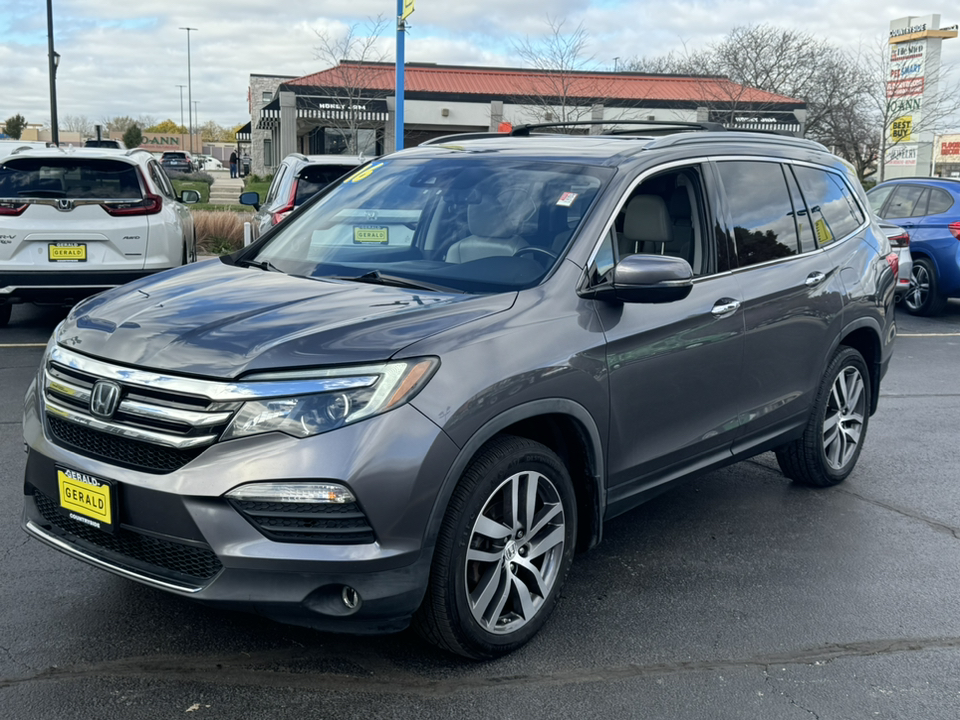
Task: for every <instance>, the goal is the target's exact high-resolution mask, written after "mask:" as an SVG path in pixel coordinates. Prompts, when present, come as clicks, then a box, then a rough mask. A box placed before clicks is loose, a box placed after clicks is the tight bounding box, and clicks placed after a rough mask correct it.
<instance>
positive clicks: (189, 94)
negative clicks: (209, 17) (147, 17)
mask: <svg viewBox="0 0 960 720" xmlns="http://www.w3.org/2000/svg"><path fill="white" fill-rule="evenodd" d="M47 1H48V2H49V0H47ZM180 29H181V30H186V31H187V114H188V115H189V116H190V152H191V153H192V152H193V113H192V112H191V110H193V105H192V103H193V79H192V77H191V75H190V31H191V30H196V29H197V28H193V27H182V28H180Z"/></svg>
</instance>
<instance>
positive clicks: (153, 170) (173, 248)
mask: <svg viewBox="0 0 960 720" xmlns="http://www.w3.org/2000/svg"><path fill="white" fill-rule="evenodd" d="M199 200H200V194H199V193H197V192H196V191H194V190H184V191H183V194H182V196H181V195H177V192H176V190H174V188H173V185H172V183H171V182H170V179H169V178H168V177H167V174H166V173H165V172H164V170H163V168H162V167H161V166H160V163H158V162H157V161H156V159H155V158H154V157H153V155H151V154H150V153H149V152H147V151H146V150H140V149H135V150H110V149H104V148H80V149H74V148H67V149H63V148H43V149H34V148H22V149H19V150H17V151H14V152H13V153H12V154H10V155H8V156H7V157H5V158H3V159H2V160H0V327H2V326H3V325H6V324H7V322H8V321H9V319H10V309H11V306H12V305H13V304H15V303H19V302H35V303H43V304H48V303H50V304H54V303H64V304H71V303H74V302H76V301H78V300H80V299H82V298H84V297H87V296H88V295H92V294H94V293H97V292H100V291H101V290H104V289H106V288H110V287H115V286H117V285H122V284H123V283H126V282H130V281H131V280H136V279H137V278H141V277H143V276H145V275H150V274H152V273H155V272H158V271H160V270H166V269H169V268H173V267H178V266H180V265H184V264H186V263H188V262H192V261H193V260H195V259H196V252H197V244H196V233H195V231H194V227H193V218H192V216H191V214H190V211H189V209H188V208H187V207H186V205H185V204H184V203H196V202H199Z"/></svg>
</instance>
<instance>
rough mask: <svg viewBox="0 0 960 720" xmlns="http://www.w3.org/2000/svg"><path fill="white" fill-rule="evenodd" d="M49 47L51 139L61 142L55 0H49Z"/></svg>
mask: <svg viewBox="0 0 960 720" xmlns="http://www.w3.org/2000/svg"><path fill="white" fill-rule="evenodd" d="M47 48H48V56H49V71H50V139H51V140H52V141H53V144H54V145H59V144H60V123H59V121H58V120H57V67H58V66H59V65H60V53H58V52H57V51H56V50H54V49H53V0H47Z"/></svg>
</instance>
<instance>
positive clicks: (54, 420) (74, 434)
mask: <svg viewBox="0 0 960 720" xmlns="http://www.w3.org/2000/svg"><path fill="white" fill-rule="evenodd" d="M47 422H48V424H49V428H50V433H51V435H52V436H53V439H54V440H55V441H56V442H57V444H58V445H63V446H65V447H67V448H69V449H70V450H73V451H75V452H79V453H80V454H81V455H86V456H87V457H92V458H96V459H97V460H105V461H106V462H109V463H113V464H114V465H119V466H121V467H128V468H133V469H135V470H142V471H143V472H149V473H168V472H173V471H174V470H178V469H180V468H181V467H183V466H184V465H186V464H187V463H188V462H190V461H191V460H193V459H194V458H195V457H197V456H198V455H200V453H202V452H203V448H190V449H186V450H178V449H176V448H168V447H162V446H160V445H153V444H151V443H146V442H141V441H139V440H129V439H127V438H123V437H119V436H117V435H110V434H109V433H104V432H100V431H98V430H92V429H90V428H86V427H84V426H83V425H77V424H75V423H72V422H67V421H66V420H62V419H60V418H58V417H56V416H54V415H49V416H47Z"/></svg>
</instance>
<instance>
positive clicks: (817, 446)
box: [776, 346, 871, 487]
mask: <svg viewBox="0 0 960 720" xmlns="http://www.w3.org/2000/svg"><path fill="white" fill-rule="evenodd" d="M870 397H871V386H870V373H869V372H868V371H867V364H866V363H865V362H864V360H863V356H862V355H860V353H859V352H857V351H856V350H854V349H853V348H851V347H846V346H841V347H840V348H839V349H838V350H837V352H836V353H835V354H834V356H833V359H832V360H831V361H830V364H829V365H828V366H827V369H826V371H825V372H824V374H823V378H822V379H821V381H820V387H819V388H818V389H817V397H816V400H815V401H814V404H813V409H812V411H811V412H810V419H809V420H808V421H807V426H806V428H805V429H804V431H803V435H802V436H801V437H800V438H799V439H798V440H794V441H792V442H789V443H787V444H785V445H781V446H780V447H778V448H777V450H776V453H777V462H778V463H779V464H780V469H781V470H782V471H783V474H784V475H786V476H787V477H788V478H790V479H791V480H793V481H794V482H796V483H798V484H800V485H809V486H811V487H829V486H831V485H836V484H837V483H841V482H843V481H844V480H846V479H847V476H848V475H849V474H850V473H851V472H853V468H854V467H855V466H856V464H857V459H858V458H859V457H860V451H861V450H862V449H863V442H864V440H866V437H867V425H868V423H869V421H870ZM834 428H836V430H835V431H834Z"/></svg>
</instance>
